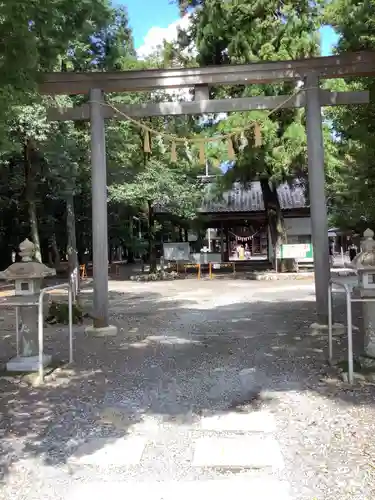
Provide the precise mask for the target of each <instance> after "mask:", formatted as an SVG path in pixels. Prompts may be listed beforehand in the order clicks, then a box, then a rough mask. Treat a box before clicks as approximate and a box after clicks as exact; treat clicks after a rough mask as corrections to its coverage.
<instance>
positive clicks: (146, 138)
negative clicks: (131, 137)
mask: <svg viewBox="0 0 375 500" xmlns="http://www.w3.org/2000/svg"><path fill="white" fill-rule="evenodd" d="M143 151H144V152H145V153H151V145H150V133H149V131H148V130H145V135H144V138H143Z"/></svg>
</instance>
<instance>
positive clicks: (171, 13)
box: [115, 0, 337, 55]
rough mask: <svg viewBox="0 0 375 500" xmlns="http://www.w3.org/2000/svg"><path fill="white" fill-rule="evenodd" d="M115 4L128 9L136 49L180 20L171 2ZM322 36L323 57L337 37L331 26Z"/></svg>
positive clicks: (119, 0)
mask: <svg viewBox="0 0 375 500" xmlns="http://www.w3.org/2000/svg"><path fill="white" fill-rule="evenodd" d="M115 3H117V4H123V5H126V7H127V8H128V12H129V19H130V26H131V28H132V30H133V35H134V41H135V47H136V48H139V47H140V46H141V45H142V44H143V42H144V37H145V36H146V35H147V33H148V32H149V30H150V29H151V28H153V27H159V28H167V27H168V26H169V25H170V24H172V23H173V22H175V21H177V19H178V18H179V12H178V9H177V6H176V5H175V3H172V2H171V0H117V1H115ZM321 36H322V55H329V54H330V53H331V50H332V47H333V46H334V44H335V43H336V41H337V36H336V34H335V33H334V31H333V30H332V28H330V27H329V26H325V27H323V28H322V29H321Z"/></svg>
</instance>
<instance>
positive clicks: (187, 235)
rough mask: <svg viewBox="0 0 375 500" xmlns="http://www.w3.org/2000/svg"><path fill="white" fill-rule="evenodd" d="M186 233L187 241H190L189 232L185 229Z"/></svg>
mask: <svg viewBox="0 0 375 500" xmlns="http://www.w3.org/2000/svg"><path fill="white" fill-rule="evenodd" d="M184 232H185V241H189V234H188V230H187V229H184Z"/></svg>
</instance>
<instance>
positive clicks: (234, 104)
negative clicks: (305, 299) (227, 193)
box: [39, 52, 375, 333]
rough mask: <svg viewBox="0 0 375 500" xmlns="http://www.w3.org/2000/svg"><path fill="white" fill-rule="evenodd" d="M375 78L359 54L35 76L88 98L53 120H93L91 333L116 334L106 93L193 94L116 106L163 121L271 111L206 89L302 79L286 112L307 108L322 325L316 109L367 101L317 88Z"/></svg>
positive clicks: (320, 155)
mask: <svg viewBox="0 0 375 500" xmlns="http://www.w3.org/2000/svg"><path fill="white" fill-rule="evenodd" d="M374 74H375V53H374V52H359V53H348V54H341V55H339V56H330V57H317V58H312V59H302V60H296V61H276V62H265V63H263V62H261V63H254V64H246V65H239V66H236V65H231V66H210V67H206V68H179V69H169V70H144V71H126V72H118V73H104V72H92V73H69V72H67V73H48V74H41V75H40V77H41V78H40V85H39V91H40V92H41V93H42V94H50V95H58V94H70V95H71V94H89V96H90V99H89V104H88V105H83V106H81V107H80V108H76V109H75V108H72V109H65V110H57V109H55V110H51V111H50V119H53V120H82V119H83V120H90V122H91V123H90V125H91V165H92V205H93V207H92V210H93V217H92V224H93V273H94V316H95V317H96V318H97V319H96V320H95V321H94V329H93V330H94V331H95V332H97V333H106V332H107V331H108V332H109V333H113V329H112V330H111V327H109V326H108V325H109V322H108V242H107V185H106V155H105V135H104V120H105V119H106V118H117V119H121V118H123V116H122V115H121V113H117V112H116V111H114V110H113V109H111V108H110V107H108V106H107V105H106V103H105V101H104V96H103V93H105V92H134V91H146V90H147V91H150V90H157V89H159V90H162V89H165V90H167V89H172V88H184V87H194V88H196V89H197V92H196V96H195V99H196V102H191V103H157V104H155V103H147V104H145V105H143V104H142V105H133V106H120V105H119V106H117V107H118V109H119V111H120V112H123V113H125V114H127V115H128V116H134V117H143V116H160V115H167V114H170V115H179V114H186V115H188V114H198V113H218V112H230V111H245V110H246V111H248V110H251V109H274V108H276V107H278V106H280V104H281V103H282V102H284V101H285V99H286V98H287V96H278V97H262V98H260V97H253V98H242V99H227V100H218V101H215V100H212V101H211V100H209V99H208V88H209V87H210V86H211V87H212V86H218V85H225V84H227V85H229V84H230V85H233V84H242V85H249V84H252V83H267V82H275V81H291V80H295V81H298V80H303V81H304V84H305V87H304V90H303V91H302V92H301V93H300V94H298V95H296V96H294V97H293V98H292V99H290V100H289V101H288V102H286V103H285V104H284V107H301V106H305V107H306V125H307V127H306V128H307V149H308V173H309V187H310V212H311V223H312V239H313V248H314V270H315V291H316V309H317V314H318V319H319V321H320V322H322V323H323V324H327V313H328V303H327V298H328V282H329V277H330V269H329V251H328V225H327V208H326V198H325V176H324V149H323V134H322V118H321V107H322V106H327V105H329V106H332V105H340V104H362V103H367V102H369V95H368V93H367V92H347V93H340V92H339V93H336V92H332V93H330V92H327V91H322V90H321V89H319V80H320V79H327V78H328V79H332V78H344V77H353V76H373V75H374Z"/></svg>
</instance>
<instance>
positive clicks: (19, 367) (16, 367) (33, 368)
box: [6, 354, 52, 372]
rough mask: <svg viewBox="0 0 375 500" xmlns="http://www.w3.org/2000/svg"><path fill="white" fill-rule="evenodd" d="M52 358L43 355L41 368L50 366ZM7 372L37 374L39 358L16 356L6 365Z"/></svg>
mask: <svg viewBox="0 0 375 500" xmlns="http://www.w3.org/2000/svg"><path fill="white" fill-rule="evenodd" d="M51 361H52V356H50V355H49V354H43V367H44V368H45V367H46V366H48V365H49V364H51ZM6 369H7V371H8V372H37V371H38V369H39V356H25V357H23V356H16V357H15V358H12V359H11V360H9V361H8V363H7V364H6Z"/></svg>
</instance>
